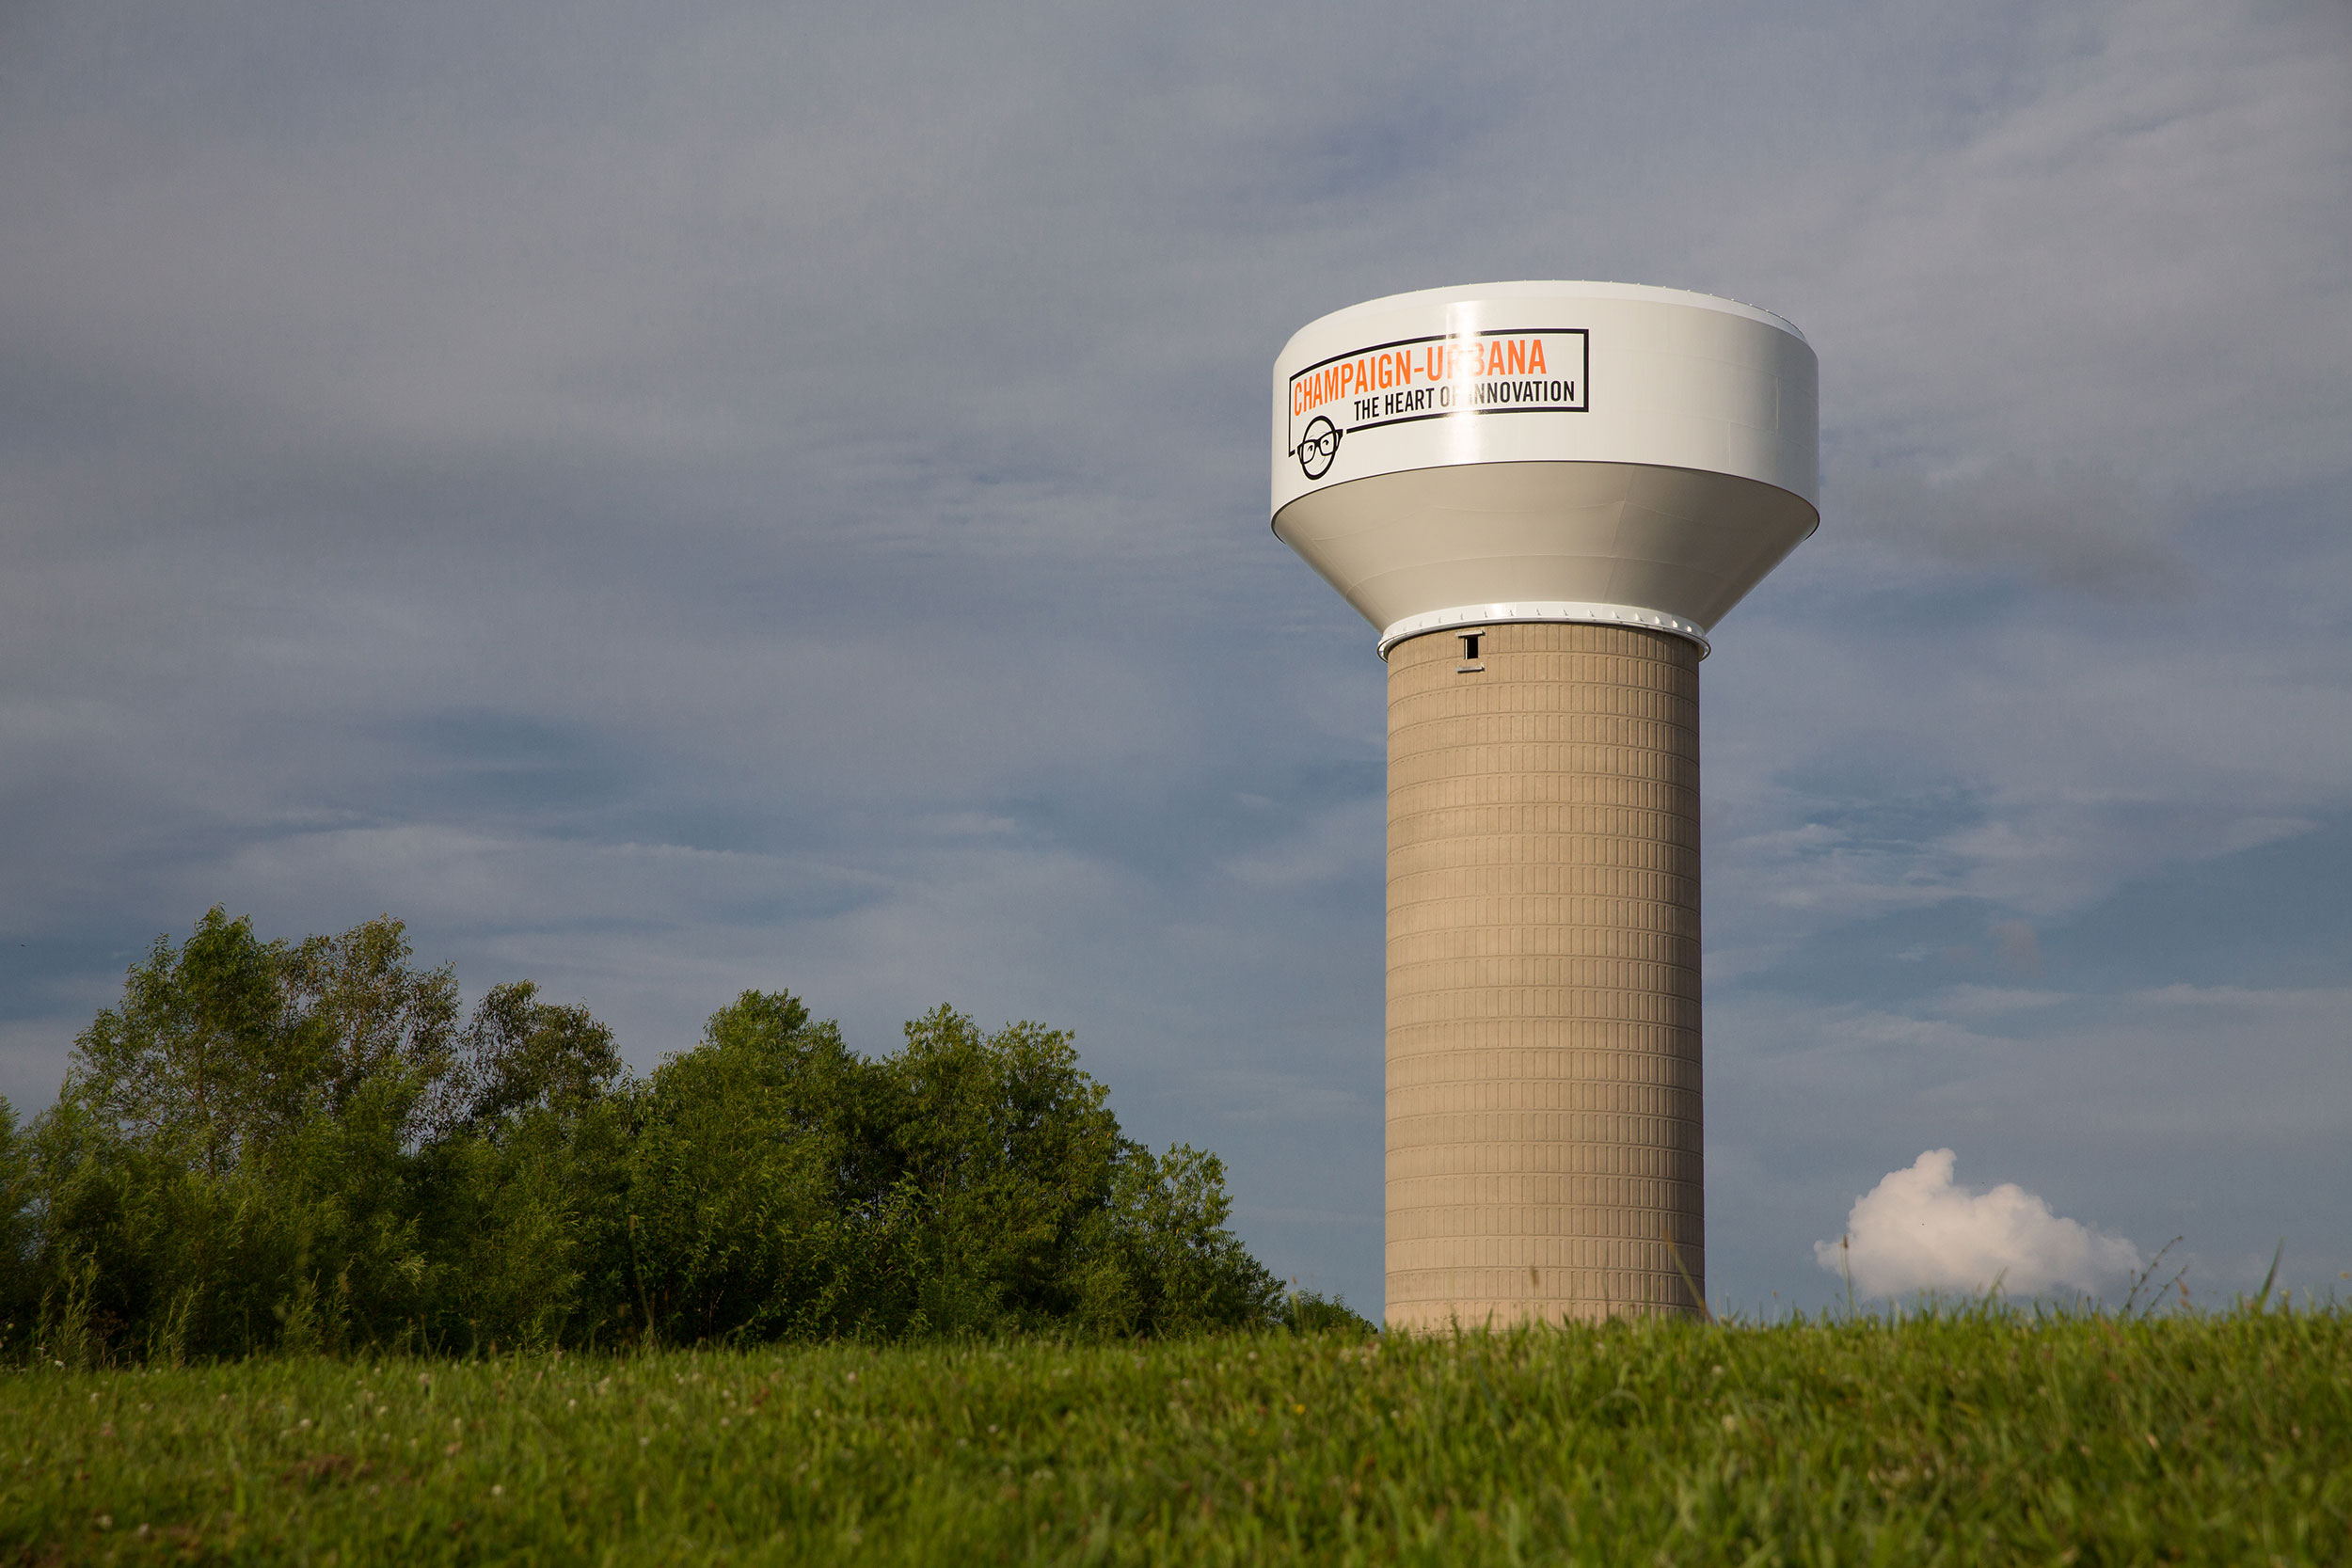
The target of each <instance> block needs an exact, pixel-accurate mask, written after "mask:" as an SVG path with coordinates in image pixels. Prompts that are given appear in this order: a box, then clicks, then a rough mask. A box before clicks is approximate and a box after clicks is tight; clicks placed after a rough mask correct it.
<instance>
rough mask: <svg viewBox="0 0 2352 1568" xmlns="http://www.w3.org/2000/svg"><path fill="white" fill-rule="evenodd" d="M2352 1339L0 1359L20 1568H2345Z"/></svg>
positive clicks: (1379, 1343) (1781, 1333) (1851, 1337)
mask: <svg viewBox="0 0 2352 1568" xmlns="http://www.w3.org/2000/svg"><path fill="white" fill-rule="evenodd" d="M2347 1513H2352V1314H2346V1313H2344V1312H2342V1311H2337V1310H2329V1311H2317V1312H2312V1311H2296V1312H2279V1311H2272V1312H2269V1313H2266V1314H2257V1313H2252V1312H2245V1313H2238V1314H2234V1315H2228V1316H2214V1317H2193V1316H2186V1315H2184V1316H2180V1317H2175V1318H2168V1319H2161V1320H2156V1321H2143V1322H2129V1323H2126V1322H2120V1321H2117V1320H2114V1319H2109V1318H2093V1317H2075V1318H2055V1319H2048V1320H2044V1321H2040V1322H2036V1321H2034V1320H2032V1319H2030V1318H2023V1317H2016V1316H2003V1315H2000V1314H1997V1313H1978V1314H1959V1315H1952V1316H1944V1317H1927V1318H1915V1319H1913V1320H1911V1321H1909V1322H1905V1323H1901V1324H1899V1325H1896V1324H1892V1323H1886V1322H1883V1321H1881V1322H1869V1321H1856V1322H1844V1323H1812V1324H1804V1323H1795V1324H1787V1325H1781V1326H1772V1327H1708V1326H1702V1325H1695V1324H1685V1323H1663V1324H1641V1325H1630V1326H1629V1325H1617V1326H1612V1327H1607V1328H1598V1329H1590V1330H1567V1331H1561V1332H1544V1333H1525V1334H1514V1335H1504V1336H1497V1337H1494V1338H1483V1337H1477V1338H1465V1339H1461V1340H1449V1341H1430V1340H1422V1341H1402V1340H1394V1339H1391V1340H1385V1341H1383V1340H1362V1339H1354V1338H1340V1337H1322V1338H1287V1337H1275V1338H1216V1339H1204V1340H1196V1341H1191V1342H1185V1343H1175V1344H1163V1345H1152V1346H1147V1347H1142V1348H1136V1347H1133V1346H1117V1347H1104V1346H1093V1347H1070V1346H1058V1345H1052V1344H1041V1343H1029V1344H1015V1345H1009V1346H1003V1347H993V1348H992V1347H948V1346H931V1347H916V1348H905V1349H881V1350H877V1349H862V1348H855V1347H842V1346H822V1347H801V1348H787V1349H771V1350H754V1351H744V1352H674V1353H661V1354H644V1355H636V1356H627V1357H621V1358H612V1359H607V1358H596V1359H582V1358H579V1357H564V1358H552V1357H523V1358H517V1359H505V1360H495V1361H476V1362H467V1363H455V1362H419V1361H400V1360H394V1361H384V1362H375V1363H368V1362H358V1363H350V1362H335V1361H321V1360H292V1359H275V1360H263V1361H257V1362H250V1363H246V1364H244V1365H237V1366H226V1367H216V1368H205V1369H189V1370H149V1371H140V1370H120V1371H97V1372H69V1371H65V1370H60V1369H57V1368H56V1367H50V1368H48V1369H46V1370H31V1371H24V1370H17V1371H9V1372H6V1373H0V1561H7V1560H11V1559H13V1560H20V1561H24V1562H32V1563H43V1562H72V1561H121V1562H145V1561H159V1562H161V1561H303V1562H317V1563H326V1562H335V1563H353V1562H360V1561H367V1562H401V1563H429V1562H458V1561H504V1562H520V1563H531V1562H566V1563H568V1562H591V1561H596V1562H601V1561H608V1560H611V1561H628V1562H668V1561H681V1562H683V1561H697V1562H699V1561H744V1562H755V1561H756V1562H845V1563H854V1562H939V1563H949V1564H957V1565H962V1564H984V1563H999V1562H1004V1563H1016V1562H1073V1563H1076V1562H1187V1563H1189V1562H1211V1563H1224V1562H1232V1563H1250V1564H1260V1563H1268V1562H1292V1561H1299V1562H1318V1563H1322V1562H1335V1563H1337V1562H1408V1563H1448V1564H1454V1563H1517V1562H1563V1561H1567V1562H1586V1561H1590V1562H1624V1563H1644V1564H1648V1563H1655V1562H1676V1563H1697V1562H1708V1563H1715V1562H1721V1563H1740V1564H1762V1563H1789V1564H1796V1563H1804V1564H1808V1565H1810V1564H1826V1563H1831V1562H1838V1563H1850V1562H1868V1563H1903V1564H1915V1563H1934V1562H2037V1563H2039V1562H2051V1563H2068V1562H2079V1563H2086V1564H2088V1563H2134V1562H2161V1561H2168V1560H2188V1561H2198V1562H2233V1563H2238V1562H2244V1563H2272V1562H2288V1563H2303V1562H2312V1563H2319V1562H2330V1563H2343V1562H2347V1561H2352V1534H2347Z"/></svg>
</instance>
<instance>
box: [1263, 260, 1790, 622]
mask: <svg viewBox="0 0 2352 1568" xmlns="http://www.w3.org/2000/svg"><path fill="white" fill-rule="evenodd" d="M1273 391H1274V409H1273V413H1274V421H1273V439H1274V454H1273V455H1274V465H1273V469H1274V486H1273V498H1272V499H1273V522H1274V531H1275V532H1276V534H1277V535H1278V536H1279V537H1280V538H1281V539H1282V540H1283V541H1284V542H1285V543H1287V544H1289V545H1290V546H1292V547H1293V548H1295V549H1296V550H1297V551H1298V552H1299V554H1300V555H1301V556H1303V557H1304V558H1305V559H1306V560H1307V562H1309V564H1311V565H1312V566H1313V567H1314V568H1315V570H1316V571H1318V572H1320V573H1321V574H1322V575H1323V576H1324V577H1325V578H1327V580H1329V581H1330V583H1331V584H1332V586H1334V587H1335V588H1337V589H1339V591H1340V592H1341V593H1342V594H1344V595H1345V596H1346V597H1347V599H1348V602H1349V603H1351V604H1353V605H1355V607H1356V608H1357V610H1359V611H1360V612H1361V613H1362V614H1363V615H1364V617H1365V619H1367V620H1368V621H1370V622H1371V623H1372V624H1373V625H1374V626H1375V627H1377V628H1379V630H1380V634H1381V636H1380V645H1381V650H1382V652H1383V654H1385V653H1386V652H1387V650H1388V649H1389V648H1390V647H1391V646H1392V645H1393V644H1394V643H1395V642H1396V641H1398V640H1399V639H1400V638H1403V637H1406V636H1412V635H1417V634H1418V632H1419V631H1421V630H1425V629H1434V628H1436V627H1439V626H1454V625H1467V624H1469V623H1470V622H1471V621H1474V620H1478V619H1482V618H1483V619H1486V620H1536V619H1544V620H1549V619H1572V620H1573V619H1590V620H1607V621H1616V622H1622V623H1625V624H1630V625H1645V626H1656V627H1658V628H1659V629H1662V630H1669V631H1674V632H1677V633H1678V634H1679V635H1682V636H1685V637H1689V638H1691V639H1692V640H1693V641H1697V642H1699V643H1700V644H1701V646H1702V647H1703V646H1704V645H1705V642H1706V637H1707V632H1708V628H1709V627H1711V626H1714V625H1715V624H1716V622H1717V621H1718V620H1720V618H1721V617H1722V616H1723V614H1724V612H1725V611H1726V610H1729V609H1730V608H1731V607H1732V606H1733V605H1734V604H1736V603H1737V602H1739V600H1740V597H1741V596H1743V595H1744V594H1746V593H1747V592H1748V590H1749V589H1751V588H1753V587H1754V586H1755V585H1756V582H1758V581H1759V580H1761V579H1762V578H1763V577H1764V575H1765V574H1766V573H1767V572H1769V571H1771V570H1772V567H1773V566H1774V565H1776V564H1777V563H1778V562H1780V560H1781V559H1782V558H1783V557H1784V556H1786V555H1787V554H1788V551H1789V550H1791V549H1793V548H1794V547H1795V546H1797V544H1798V543H1799V542H1800V541H1802V540H1803V539H1804V537H1805V536H1806V535H1807V534H1809V533H1810V532H1812V531H1813V529H1814V528H1815V527H1816V526H1817V525H1818V523H1819V520H1820V513H1819V510H1818V504H1819V496H1820V488H1819V478H1818V473H1817V454H1818V451H1819V436H1818V434H1817V412H1816V409H1817V402H1818V391H1817V371H1816V365H1815V360H1814V356H1813V350H1812V349H1811V347H1810V346H1809V345H1807V344H1806V342H1805V341H1804V336H1803V335H1802V334H1801V333H1799V332H1798V331H1797V329H1796V328H1795V327H1793V326H1791V325H1788V323H1787V322H1785V321H1782V320H1781V319H1780V318H1779V317H1777V316H1774V315H1772V313H1770V312H1769V311H1764V310H1759V309H1755V308H1754V307H1752V306H1746V305H1740V304H1736V303H1734V302H1733V301H1730V300H1724V299H1718V298H1715V297H1714V296H1712V295H1708V294H1696V293H1684V292H1682V291H1680V290H1675V289H1656V288H1647V287H1643V286H1639V285H1633V284H1623V283H1493V284H1480V285H1474V286H1470V287H1466V288H1454V289H1431V290H1424V291H1422V292H1421V293H1409V294H1397V295H1392V296H1391V297H1390V298H1387V299H1377V300H1373V301H1370V302H1368V303H1366V304H1362V305H1358V306H1353V307H1350V308H1349V309H1345V310H1341V311H1337V312H1335V313H1333V314H1331V315H1328V316H1326V317H1324V318H1322V319H1321V320H1320V321H1316V322H1314V323H1312V324H1311V325H1308V326H1306V327H1304V328H1302V329H1301V330H1300V331H1299V332H1298V333H1297V335H1296V336H1295V337H1293V338H1292V339H1291V341H1290V342H1289V343H1288V344H1287V345H1285V346H1284V348H1283V350H1282V353H1281V355H1280V356H1279V358H1278V359H1277V360H1276V363H1275V372H1274V387H1273ZM1510 606H1518V607H1521V610H1517V611H1512V612H1510V613H1498V611H1499V610H1502V608H1503V607H1510ZM1577 607H1583V610H1578V608H1577ZM1586 611H1589V613H1586Z"/></svg>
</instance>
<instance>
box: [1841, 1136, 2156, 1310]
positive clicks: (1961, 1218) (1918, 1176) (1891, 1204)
mask: <svg viewBox="0 0 2352 1568" xmlns="http://www.w3.org/2000/svg"><path fill="white" fill-rule="evenodd" d="M1954 1163H1955V1162H1954V1156H1953V1154H1952V1151H1951V1150H1950V1149H1948V1148H1931V1149H1929V1150H1928V1151H1927V1152H1926V1153H1924V1154H1922V1155H1920V1156H1919V1158H1918V1159H1917V1160H1915V1161H1914V1162H1913V1163H1912V1164H1911V1165H1910V1167H1909V1168H1908V1169H1905V1170H1899V1171H1891V1172H1889V1173H1888V1174H1887V1177H1886V1179H1885V1180H1883V1181H1881V1182H1880V1183H1879V1184H1878V1185H1877V1186H1876V1187H1873V1188H1872V1189H1870V1191H1869V1192H1868V1193H1867V1194H1865V1195H1864V1196H1861V1197H1859V1198H1856V1199H1855V1200H1854V1206H1853V1211H1852V1212H1851V1213H1850V1214H1848V1215H1847V1216H1846V1235H1845V1236H1844V1237H1843V1238H1842V1239H1841V1240H1840V1241H1836V1242H1816V1243H1813V1256H1814V1259H1815V1260H1816V1261H1818V1262H1819V1263H1820V1265H1821V1267H1823V1268H1825V1269H1827V1270H1829V1271H1830V1272H1831V1273H1832V1274H1844V1273H1847V1272H1849V1271H1851V1275H1852V1278H1853V1285H1854V1289H1855V1290H1856V1291H1859V1292H1861V1293H1862V1294H1864V1295H1870V1296H1903V1295H1910V1294H1913V1293H1914V1292H1915V1291H1965V1292H1969V1293H1978V1292H1981V1291H1988V1290H1992V1289H1994V1287H1995V1286H1998V1287H1999V1288H2000V1289H2001V1290H2003V1291H2007V1292H2009V1293H2010V1294H2012V1295H2035V1294H2039V1293H2040V1292H2042V1291H2048V1290H2054V1289H2058V1288H2064V1289H2068V1290H2077V1291H2091V1292H2094V1293H2095V1292H2097V1291H2102V1290H2104V1289H2105V1288H2106V1287H2107V1286H2109V1285H2111V1284H2114V1283H2116V1282H2117V1281H2119V1280H2121V1279H2122V1278H2123V1277H2124V1276H2126V1275H2129V1274H2130V1273H2131V1272H2132V1271H2133V1270H2135V1269H2137V1268H2138V1267H2139V1266H2140V1256H2139V1249H2138V1248H2137V1247H2136V1246H2134V1245H2133V1244H2132V1243H2130V1242H2128V1241H2125V1240H2124V1239H2123V1238H2122V1237H2121V1236H2105V1235H2101V1234H2100V1233H2099V1232H2097V1231H2095V1230H2092V1229H2090V1227H2088V1226H2085V1225H2083V1224H2082V1223H2081V1222H2079V1221H2076V1220H2070V1219H2063V1218H2060V1217H2059V1216H2058V1215H2057V1214H2054V1213H2052V1212H2050V1205H2049V1204H2048V1203H2047V1202H2045V1201H2044V1200H2042V1198H2039V1197H2037V1196H2034V1195H2033V1194H2031V1193H2029V1192H2027V1191H2026V1189H2025V1188H2023V1187H2020V1186H2018V1185H2017V1184H2016V1183H2015V1182H2013V1181H2004V1182H2002V1183H2001V1184H2000V1185H1999V1186H1997V1187H1994V1189H1993V1190H1992V1191H1990V1192H1984V1193H1972V1192H1970V1191H1969V1190H1968V1189H1967V1188H1965V1187H1962V1186H1958V1185H1955V1184H1954V1182H1953V1180H1952V1167H1953V1164H1954Z"/></svg>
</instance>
